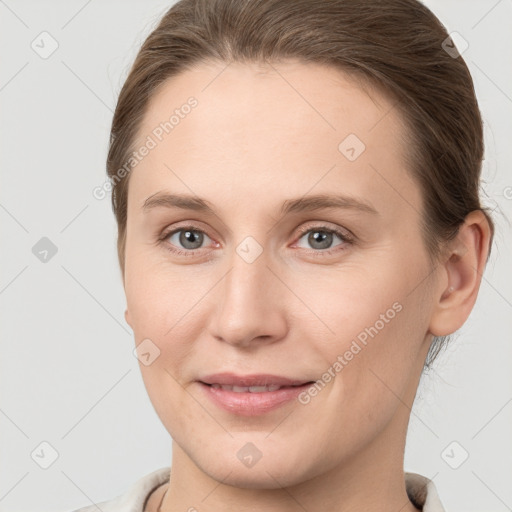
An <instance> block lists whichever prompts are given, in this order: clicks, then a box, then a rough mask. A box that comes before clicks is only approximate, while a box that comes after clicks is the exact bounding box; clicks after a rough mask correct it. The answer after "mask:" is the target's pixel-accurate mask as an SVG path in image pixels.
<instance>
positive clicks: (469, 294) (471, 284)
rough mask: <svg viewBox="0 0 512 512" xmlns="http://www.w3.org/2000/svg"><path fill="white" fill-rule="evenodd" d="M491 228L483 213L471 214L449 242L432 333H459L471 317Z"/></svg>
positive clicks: (444, 334) (431, 324) (437, 334)
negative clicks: (457, 331)
mask: <svg viewBox="0 0 512 512" xmlns="http://www.w3.org/2000/svg"><path fill="white" fill-rule="evenodd" d="M489 241H490V226H489V222H488V220H487V218H486V216H485V215H484V213H483V212H481V211H479V210H476V211H473V212H471V213H470V214H469V215H468V216H467V217H466V220H465V222H464V224H463V225H462V226H461V227H460V229H459V232H458V234H457V236H456V238H455V239H454V240H453V241H452V242H450V245H449V250H448V253H447V255H446V256H445V258H444V263H442V267H443V271H444V279H441V280H440V281H439V289H438V290H436V296H435V300H436V303H435V305H434V311H433V314H432V317H431V321H430V326H429V332H430V333H431V334H433V335H434V336H447V335H449V334H452V333H453V332H455V331H456V330H457V329H459V328H460V327H461V326H462V325H463V324H464V322H465V321H466V320H467V318H468V317H469V314H470V313H471V310H472V309H473V306H474V304H475V302H476V298H477V295H478V290H479V288H480V283H481V280H482V274H483V272H484V269H485V263H486V261H487V255H488V252H489Z"/></svg>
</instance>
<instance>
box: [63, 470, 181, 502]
mask: <svg viewBox="0 0 512 512" xmlns="http://www.w3.org/2000/svg"><path fill="white" fill-rule="evenodd" d="M170 471H171V468H170V466H168V467H163V468H160V469H157V470H155V471H153V472H152V473H149V474H147V475H145V476H143V477H142V478H140V479H139V480H137V481H136V482H135V483H132V484H131V485H130V486H129V487H128V488H127V490H126V492H124V493H123V494H121V495H119V496H116V497H115V498H113V499H110V500H106V501H102V502H100V503H92V504H90V505H87V506H85V507H82V508H79V509H76V510H73V511H72V512H98V509H100V510H101V511H102V512H143V510H144V505H145V503H146V500H147V498H148V496H149V495H150V494H151V493H152V492H153V491H154V490H155V489H156V488H157V487H158V486H159V485H162V484H163V483H165V482H166V481H168V480H169V475H170Z"/></svg>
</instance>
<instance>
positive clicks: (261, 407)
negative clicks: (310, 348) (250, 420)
mask: <svg viewBox="0 0 512 512" xmlns="http://www.w3.org/2000/svg"><path fill="white" fill-rule="evenodd" d="M199 385H200V386H201V387H202V388H203V390H204V391H205V393H206V395H207V396H208V397H209V398H210V399H211V400H212V402H213V403H215V404H216V405H217V406H219V407H220V408H222V409H224V410H226V411H229V412H231V413H233V414H239V415H241V416H257V415H259V414H264V413H266V412H269V411H272V410H274V409H277V408H278V407H280V406H282V405H284V404H285V403H287V402H290V401H291V400H294V399H296V398H297V396H298V395H300V394H301V393H302V392H303V391H305V390H306V389H308V388H309V387H311V386H312V385H313V383H312V382H309V383H307V384H303V385H302V386H293V387H286V388H281V389H278V390H276V391H263V392H262V393H251V392H249V391H248V392H246V393H237V392H236V391H229V390H227V389H222V388H213V387H212V386H209V385H208V384H204V383H203V382H199Z"/></svg>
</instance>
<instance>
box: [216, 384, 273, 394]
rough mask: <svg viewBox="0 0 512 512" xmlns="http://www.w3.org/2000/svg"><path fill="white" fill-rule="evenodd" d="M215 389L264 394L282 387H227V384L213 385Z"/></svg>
mask: <svg viewBox="0 0 512 512" xmlns="http://www.w3.org/2000/svg"><path fill="white" fill-rule="evenodd" d="M211 386H212V388H215V389H219V388H222V389H226V390H227V391H234V392H235V393H264V392H267V391H277V390H278V389H280V388H281V387H282V386H275V385H271V386H247V387H246V386H227V385H225V384H222V385H221V384H211Z"/></svg>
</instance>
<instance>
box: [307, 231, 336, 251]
mask: <svg viewBox="0 0 512 512" xmlns="http://www.w3.org/2000/svg"><path fill="white" fill-rule="evenodd" d="M308 242H309V243H310V244H311V245H312V246H313V247H315V243H320V247H318V246H317V247H316V248H317V249H328V248H329V247H330V245H331V243H332V233H328V232H327V231H312V232H311V233H310V235H309V237H308Z"/></svg>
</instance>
